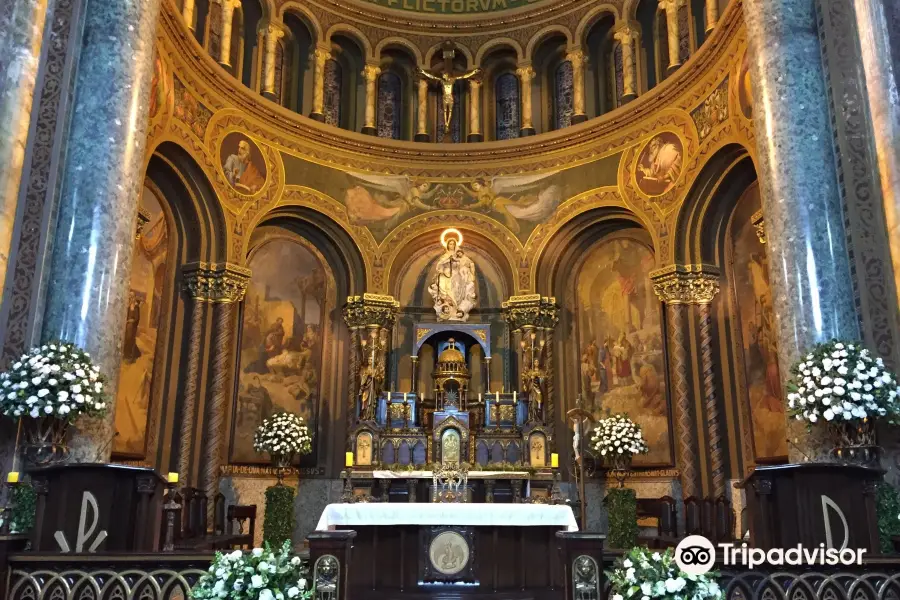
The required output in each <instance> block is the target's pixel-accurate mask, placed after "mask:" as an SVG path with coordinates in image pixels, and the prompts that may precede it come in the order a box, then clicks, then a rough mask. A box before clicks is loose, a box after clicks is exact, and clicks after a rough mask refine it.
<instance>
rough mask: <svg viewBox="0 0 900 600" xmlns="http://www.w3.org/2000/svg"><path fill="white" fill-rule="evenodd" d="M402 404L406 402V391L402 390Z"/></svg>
mask: <svg viewBox="0 0 900 600" xmlns="http://www.w3.org/2000/svg"><path fill="white" fill-rule="evenodd" d="M403 404H406V392H403Z"/></svg>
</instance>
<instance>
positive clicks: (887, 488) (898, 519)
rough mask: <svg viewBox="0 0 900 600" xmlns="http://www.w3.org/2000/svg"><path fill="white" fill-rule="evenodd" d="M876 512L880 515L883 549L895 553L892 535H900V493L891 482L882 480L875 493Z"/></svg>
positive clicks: (879, 530)
mask: <svg viewBox="0 0 900 600" xmlns="http://www.w3.org/2000/svg"><path fill="white" fill-rule="evenodd" d="M875 514H876V515H878V539H879V542H880V543H881V551H882V552H883V553H885V554H893V553H894V542H893V541H892V540H891V536H894V535H900V494H898V493H897V489H896V488H895V487H894V486H892V485H891V484H889V483H887V482H884V481H882V482H881V483H879V484H878V487H877V488H876V493H875Z"/></svg>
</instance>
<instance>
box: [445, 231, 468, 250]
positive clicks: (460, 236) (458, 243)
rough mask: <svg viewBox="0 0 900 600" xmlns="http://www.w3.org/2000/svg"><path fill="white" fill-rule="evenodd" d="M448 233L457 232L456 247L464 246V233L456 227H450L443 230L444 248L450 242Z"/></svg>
mask: <svg viewBox="0 0 900 600" xmlns="http://www.w3.org/2000/svg"><path fill="white" fill-rule="evenodd" d="M448 233H454V234H456V247H457V248H459V247H460V246H462V242H463V236H462V233H461V232H460V231H459V229H454V228H452V227H451V228H449V229H445V230H444V231H443V233H441V246H443V247H444V248H446V247H447V244H448V242H447V234H448Z"/></svg>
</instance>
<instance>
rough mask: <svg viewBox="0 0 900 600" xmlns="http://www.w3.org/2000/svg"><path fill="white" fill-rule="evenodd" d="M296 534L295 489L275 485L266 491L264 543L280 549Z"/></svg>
mask: <svg viewBox="0 0 900 600" xmlns="http://www.w3.org/2000/svg"><path fill="white" fill-rule="evenodd" d="M293 534H294V488H292V487H287V486H285V485H273V486H271V487H269V488H267V489H266V515H265V517H264V519H263V542H265V543H266V544H269V545H270V546H271V547H273V548H279V547H281V545H282V544H284V542H286V541H288V542H289V541H290V540H291V538H292V537H293Z"/></svg>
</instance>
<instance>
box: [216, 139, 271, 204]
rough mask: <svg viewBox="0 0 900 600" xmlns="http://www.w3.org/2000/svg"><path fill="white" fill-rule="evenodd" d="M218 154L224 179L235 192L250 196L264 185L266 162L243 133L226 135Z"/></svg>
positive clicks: (252, 142)
mask: <svg viewBox="0 0 900 600" xmlns="http://www.w3.org/2000/svg"><path fill="white" fill-rule="evenodd" d="M219 154H220V158H221V160H222V171H223V172H224V173H225V179H227V180H228V183H229V184H230V185H231V187H233V188H234V189H235V190H236V191H238V192H240V193H241V194H247V195H252V194H255V193H257V192H258V191H260V190H261V189H262V188H263V186H265V185H266V176H267V173H268V171H267V169H266V160H265V159H264V158H263V155H262V151H261V150H260V149H259V146H257V145H256V142H254V141H253V140H251V139H250V138H248V137H247V136H246V135H244V134H243V133H240V132H237V131H233V132H231V133H229V134H228V135H226V136H225V139H224V140H222V145H221V146H220V148H219Z"/></svg>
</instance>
